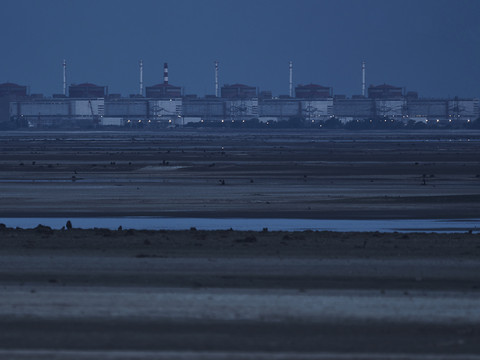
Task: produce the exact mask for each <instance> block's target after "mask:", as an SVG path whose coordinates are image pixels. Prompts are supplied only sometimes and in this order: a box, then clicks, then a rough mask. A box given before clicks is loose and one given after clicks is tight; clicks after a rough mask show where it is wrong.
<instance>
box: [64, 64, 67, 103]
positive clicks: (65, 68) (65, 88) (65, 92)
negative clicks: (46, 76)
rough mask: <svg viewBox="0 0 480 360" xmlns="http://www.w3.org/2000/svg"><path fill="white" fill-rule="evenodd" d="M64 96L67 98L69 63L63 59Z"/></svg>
mask: <svg viewBox="0 0 480 360" xmlns="http://www.w3.org/2000/svg"><path fill="white" fill-rule="evenodd" d="M63 95H64V96H67V61H66V60H65V59H63Z"/></svg>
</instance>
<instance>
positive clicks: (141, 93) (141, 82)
mask: <svg viewBox="0 0 480 360" xmlns="http://www.w3.org/2000/svg"><path fill="white" fill-rule="evenodd" d="M139 65H140V95H143V61H142V60H140V62H139Z"/></svg>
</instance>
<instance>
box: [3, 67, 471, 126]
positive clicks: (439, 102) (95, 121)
mask: <svg viewBox="0 0 480 360" xmlns="http://www.w3.org/2000/svg"><path fill="white" fill-rule="evenodd" d="M139 65H140V77H139V78H140V81H139V85H140V86H139V91H138V93H136V94H134V95H131V96H130V97H129V98H125V97H121V96H120V95H119V94H118V95H114V94H112V95H110V96H109V95H108V88H107V87H106V86H98V85H95V84H92V83H82V84H79V85H74V84H72V85H70V86H69V88H68V89H69V91H68V97H67V96H65V94H62V95H58V96H54V97H52V98H44V97H42V96H33V95H30V96H29V95H28V94H27V87H26V86H21V85H17V84H13V83H5V84H0V116H1V118H0V122H3V123H5V122H8V121H10V122H11V123H16V124H19V126H29V127H43V126H44V127H50V126H51V127H53V126H58V127H62V126H63V127H72V126H73V127H89V126H97V125H109V126H113V125H115V126H122V125H127V126H128V125H130V126H133V125H134V124H135V125H138V126H140V125H141V126H143V125H149V124H151V125H156V126H182V125H185V124H188V123H192V122H200V123H203V122H206V123H209V122H210V123H225V122H233V123H235V122H237V121H240V122H245V121H248V120H251V119H257V120H258V121H260V122H263V123H270V122H276V121H286V120H290V119H295V120H304V121H306V122H311V123H316V122H322V121H326V120H328V119H331V118H336V119H338V120H340V121H341V122H344V123H345V122H348V121H352V120H364V119H373V118H379V117H380V118H391V119H395V120H399V121H404V122H407V121H411V120H413V121H422V122H426V123H427V122H429V121H431V120H433V121H435V122H452V121H467V122H468V121H471V120H475V119H477V118H479V117H480V108H479V99H477V98H474V99H459V98H454V99H422V98H419V97H418V94H417V93H416V92H412V91H410V92H407V93H406V94H405V92H404V90H403V88H401V87H396V86H392V85H387V84H382V85H378V86H374V85H371V86H370V87H369V88H368V97H365V96H364V95H363V93H364V92H366V91H365V90H366V88H365V64H364V63H363V64H362V95H357V96H352V97H351V98H347V97H346V96H341V95H337V96H333V90H332V88H331V87H325V86H321V85H317V84H308V85H297V86H296V87H295V97H292V96H291V94H290V95H287V96H279V97H274V96H273V95H272V93H271V92H268V91H263V92H261V93H260V94H257V89H256V88H255V87H253V86H248V85H244V84H240V83H236V84H233V85H224V86H222V88H221V94H220V97H218V91H217V86H218V62H215V70H216V72H215V90H216V95H215V96H213V95H212V96H206V97H204V98H199V97H197V96H196V95H187V96H182V91H181V87H178V86H174V85H171V84H169V82H168V64H167V63H164V76H163V83H162V84H158V85H154V86H148V87H146V88H145V97H143V62H142V61H140V62H139ZM63 67H64V76H63V79H64V82H63V87H64V90H65V89H66V82H65V79H66V75H65V69H66V67H65V62H64V63H63ZM292 68H293V67H292V64H291V63H290V64H289V69H290V83H289V85H290V93H293V86H292ZM65 92H66V91H65ZM260 95H261V96H260ZM0 125H1V124H0Z"/></svg>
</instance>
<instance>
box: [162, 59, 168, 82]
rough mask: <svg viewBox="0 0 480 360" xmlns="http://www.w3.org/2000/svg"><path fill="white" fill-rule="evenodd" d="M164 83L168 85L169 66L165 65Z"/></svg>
mask: <svg viewBox="0 0 480 360" xmlns="http://www.w3.org/2000/svg"><path fill="white" fill-rule="evenodd" d="M163 83H164V84H165V85H167V84H168V64H167V63H163Z"/></svg>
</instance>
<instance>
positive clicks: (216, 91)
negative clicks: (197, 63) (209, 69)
mask: <svg viewBox="0 0 480 360" xmlns="http://www.w3.org/2000/svg"><path fill="white" fill-rule="evenodd" d="M215 97H218V61H215Z"/></svg>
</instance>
